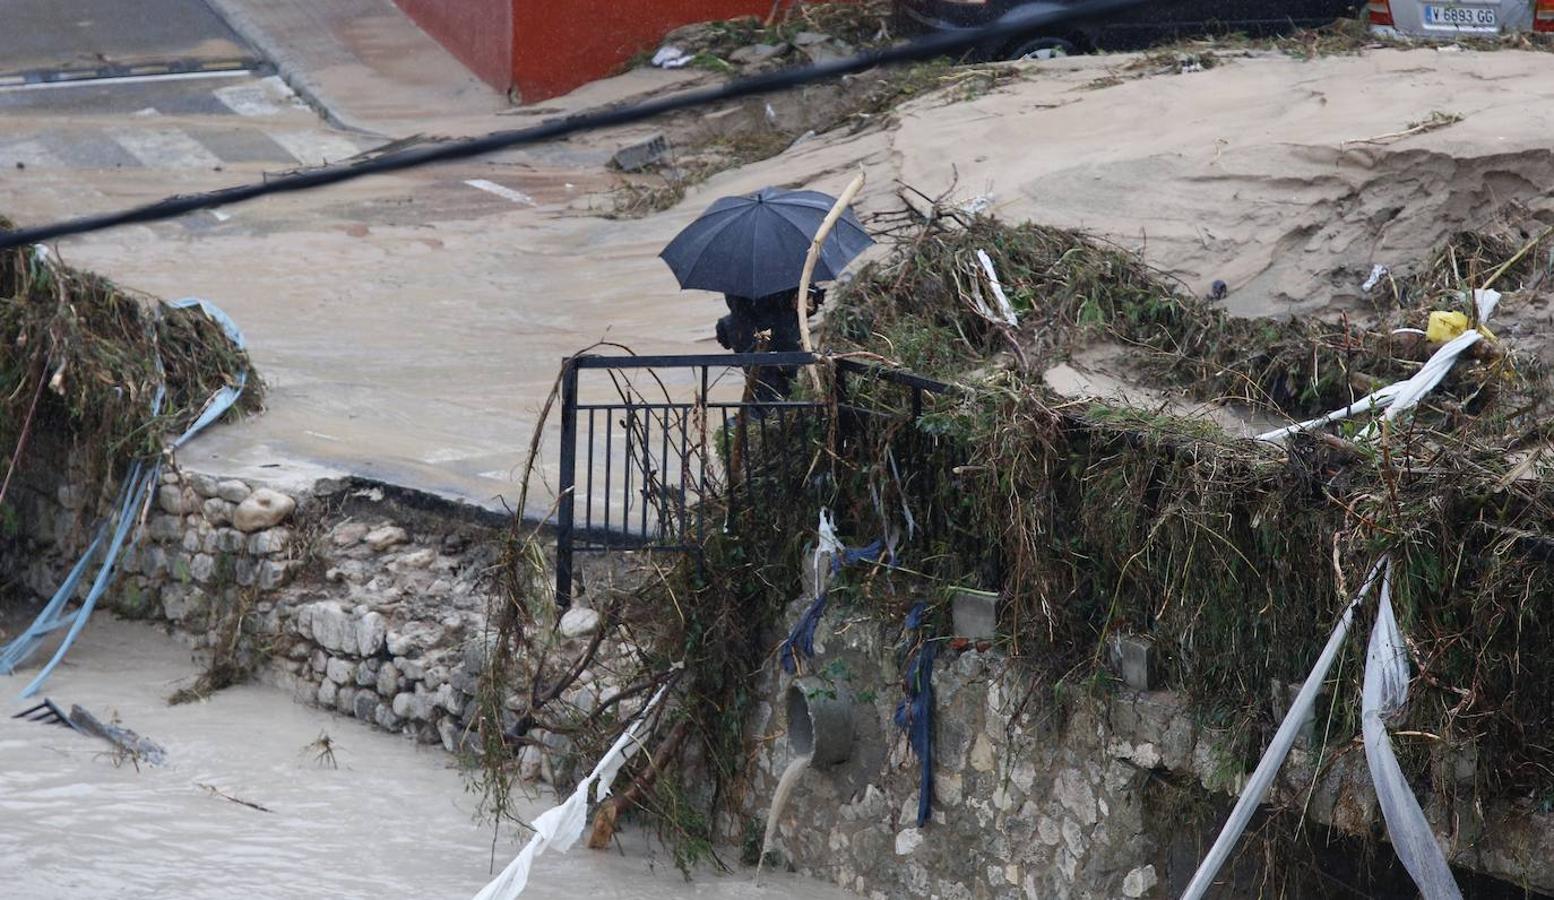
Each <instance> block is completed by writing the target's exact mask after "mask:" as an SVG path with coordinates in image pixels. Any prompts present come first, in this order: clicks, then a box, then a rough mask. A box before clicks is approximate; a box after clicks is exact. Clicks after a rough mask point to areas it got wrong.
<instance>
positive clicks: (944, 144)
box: [686, 48, 1554, 315]
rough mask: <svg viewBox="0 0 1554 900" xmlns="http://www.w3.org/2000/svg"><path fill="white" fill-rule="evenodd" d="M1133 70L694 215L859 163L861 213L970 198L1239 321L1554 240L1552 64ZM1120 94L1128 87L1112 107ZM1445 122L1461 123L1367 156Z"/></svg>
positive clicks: (781, 167)
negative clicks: (1470, 233)
mask: <svg viewBox="0 0 1554 900" xmlns="http://www.w3.org/2000/svg"><path fill="white" fill-rule="evenodd" d="M1129 59H1131V58H1130V57H1110V58H1105V57H1101V58H1085V59H1073V60H1064V61H1056V62H1054V63H1041V64H1038V65H1039V66H1040V68H1038V69H1037V70H1036V71H1035V73H1034V74H1033V75H1032V77H1030V78H1029V79H1027V80H1025V81H1023V82H1019V83H1016V84H1014V85H1012V86H1008V87H1004V88H1000V89H999V90H997V91H995V92H994V93H991V94H989V95H987V96H984V97H981V98H979V99H976V100H972V101H968V102H959V103H952V104H945V103H943V102H942V101H937V100H935V99H933V98H928V99H924V100H919V101H915V102H914V103H913V104H911V105H909V106H907V107H905V108H903V109H902V110H901V111H900V116H899V118H900V121H899V124H898V125H897V126H895V127H893V128H891V129H889V130H888V131H887V132H886V133H885V134H884V135H883V136H882V137H883V139H884V141H886V142H887V143H888V147H886V148H882V147H880V146H879V144H878V143H877V142H876V141H875V140H871V139H868V138H858V137H852V138H846V139H841V140H839V141H833V142H821V145H820V146H806V147H803V148H800V149H798V150H796V151H792V152H790V153H787V154H784V155H783V156H781V157H778V158H776V159H774V160H770V161H768V162H767V163H763V164H760V165H757V166H752V167H748V168H747V169H745V170H742V171H740V172H738V173H730V176H729V177H727V178H723V179H717V180H715V181H714V182H713V183H712V184H709V185H708V186H707V190H704V191H701V192H697V194H696V195H695V196H693V197H691V198H689V199H688V201H687V203H686V205H687V206H699V204H701V203H705V202H706V200H707V199H708V194H714V193H716V192H724V191H725V190H726V189H728V188H732V187H735V186H743V185H745V184H755V183H757V182H763V183H764V182H766V181H771V182H777V183H797V182H805V181H809V180H812V179H814V180H817V181H818V184H819V186H821V187H829V186H833V185H832V184H831V183H832V182H836V184H837V185H839V184H840V183H841V182H843V181H845V177H846V176H845V174H844V173H843V172H842V171H841V170H842V169H844V168H845V167H846V166H847V165H848V164H849V162H852V161H863V162H864V164H865V167H866V168H867V169H868V170H869V174H870V182H871V186H870V194H869V197H868V199H867V200H866V204H865V205H866V206H873V207H875V208H882V207H884V206H887V205H889V204H890V203H892V202H893V197H891V192H892V191H893V190H894V188H895V185H894V184H893V182H894V181H896V180H898V179H899V180H900V181H901V182H904V183H906V184H909V185H912V186H914V187H916V188H919V189H921V190H923V191H925V192H927V193H930V194H936V193H939V192H940V191H943V190H946V189H947V188H949V187H950V185H951V184H952V183H954V184H956V185H957V187H956V189H955V193H956V195H957V196H959V197H961V198H964V199H970V198H972V197H975V196H978V195H986V196H988V197H990V198H991V200H992V202H993V208H992V211H993V212H994V214H996V215H998V216H999V217H1001V218H1004V219H1007V220H1011V221H1017V220H1022V219H1032V220H1035V221H1038V222H1041V223H1043V224H1048V225H1057V226H1063V227H1078V228H1084V229H1088V230H1091V231H1093V232H1095V233H1098V234H1101V235H1105V236H1108V237H1111V238H1113V239H1115V240H1117V241H1119V242H1121V243H1123V244H1124V245H1127V246H1129V247H1134V248H1141V249H1143V250H1144V252H1145V255H1146V257H1147V258H1148V259H1149V260H1150V261H1151V262H1152V263H1153V264H1155V265H1157V266H1160V267H1161V268H1164V269H1166V270H1168V271H1171V272H1173V273H1175V274H1177V275H1179V276H1180V277H1181V278H1183V279H1184V280H1185V281H1186V282H1187V283H1188V285H1189V286H1190V287H1192V288H1193V289H1194V290H1205V291H1206V290H1207V289H1208V286H1209V285H1210V283H1211V282H1212V281H1214V280H1215V279H1223V280H1224V281H1225V282H1227V283H1228V284H1229V286H1230V289H1231V290H1230V295H1229V297H1228V298H1227V300H1226V303H1227V306H1228V308H1229V309H1230V310H1231V311H1233V312H1235V313H1237V314H1242V315H1261V314H1269V313H1274V314H1278V313H1289V312H1298V311H1305V310H1312V309H1320V308H1322V307H1326V306H1328V305H1329V304H1332V303H1335V302H1337V303H1339V304H1344V303H1345V301H1346V300H1348V299H1352V298H1354V297H1356V296H1357V295H1358V286H1359V284H1360V283H1361V282H1362V281H1363V280H1364V277H1365V275H1366V274H1367V273H1368V272H1369V271H1370V268H1371V265H1372V264H1373V263H1383V264H1386V265H1389V266H1394V267H1396V266H1400V265H1403V264H1406V263H1408V262H1410V261H1412V260H1414V259H1417V258H1418V257H1420V256H1422V255H1424V254H1425V253H1426V252H1427V251H1428V250H1429V249H1430V248H1431V247H1433V246H1435V245H1438V244H1439V243H1440V241H1441V239H1442V238H1443V237H1444V236H1446V235H1448V234H1450V233H1451V232H1453V231H1456V230H1461V229H1464V228H1477V227H1480V226H1482V225H1484V224H1485V223H1486V222H1487V221H1489V220H1491V219H1493V218H1494V217H1495V216H1497V215H1499V214H1501V213H1503V212H1504V211H1505V209H1506V208H1507V207H1508V206H1512V205H1517V204H1520V205H1523V206H1526V207H1529V208H1531V209H1532V210H1533V211H1535V212H1537V213H1539V214H1540V216H1541V215H1543V214H1551V218H1554V201H1551V199H1550V197H1549V193H1550V191H1551V189H1554V77H1549V74H1550V72H1551V70H1554V59H1551V58H1550V57H1549V56H1548V55H1546V54H1541V53H1533V52H1521V51H1498V52H1467V51H1458V50H1435V49H1428V48H1424V49H1416V50H1376V51H1370V52H1367V53H1366V54H1364V55H1360V56H1347V57H1327V58H1322V59H1316V60H1312V61H1304V60H1299V59H1294V58H1290V57H1286V56H1282V55H1265V56H1257V57H1251V58H1237V59H1226V60H1221V61H1220V63H1219V64H1218V65H1216V66H1214V67H1213V68H1210V69H1207V70H1205V71H1198V72H1190V73H1187V74H1180V75H1157V76H1151V77H1144V78H1138V77H1132V76H1133V75H1134V74H1136V73H1131V72H1129V71H1127V70H1126V69H1125V66H1126V64H1127V62H1128V61H1129ZM1114 73H1115V74H1116V75H1120V76H1122V77H1123V78H1124V80H1123V81H1122V82H1121V83H1115V84H1111V85H1110V86H1098V85H1100V84H1104V83H1105V82H1103V81H1102V79H1104V78H1106V76H1109V75H1112V74H1114ZM1436 113H1441V114H1446V115H1459V116H1461V117H1462V120H1461V121H1460V122H1457V123H1456V124H1452V125H1449V126H1447V127H1444V128H1439V129H1438V130H1434V131H1428V132H1424V133H1418V134H1412V135H1406V136H1402V137H1388V138H1383V139H1381V140H1380V141H1379V142H1373V143H1356V142H1357V141H1360V140H1363V139H1367V138H1377V137H1378V136H1382V135H1388V134H1392V133H1396V132H1402V131H1405V130H1407V129H1409V128H1410V126H1411V125H1413V124H1415V123H1418V122H1422V121H1425V120H1429V119H1430V118H1431V117H1432V114H1436ZM882 149H883V150H886V151H887V152H881V151H882ZM854 164H856V163H854ZM821 173H823V174H821ZM817 174H821V177H819V178H818V179H816V178H815V176H816V175H817ZM957 179H958V181H957Z"/></svg>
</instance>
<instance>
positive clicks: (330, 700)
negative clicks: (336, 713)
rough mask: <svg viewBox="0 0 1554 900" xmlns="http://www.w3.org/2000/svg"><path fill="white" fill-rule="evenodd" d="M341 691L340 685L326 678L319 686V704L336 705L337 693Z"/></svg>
mask: <svg viewBox="0 0 1554 900" xmlns="http://www.w3.org/2000/svg"><path fill="white" fill-rule="evenodd" d="M339 692H340V686H339V685H337V684H335V683H334V682H333V681H329V680H327V679H326V680H325V681H324V683H323V684H320V685H319V686H318V705H319V706H334V705H335V695H336V694H338V693H339Z"/></svg>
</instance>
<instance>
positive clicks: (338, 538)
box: [329, 522, 372, 548]
mask: <svg viewBox="0 0 1554 900" xmlns="http://www.w3.org/2000/svg"><path fill="white" fill-rule="evenodd" d="M371 530H372V529H371V528H369V527H368V526H367V523H366V522H343V523H341V524H340V525H337V526H335V530H334V531H333V532H331V533H330V535H329V539H330V541H332V542H333V543H334V545H335V546H336V547H341V548H344V547H354V546H356V545H357V544H360V543H361V542H362V538H364V537H366V536H367V532H369V531H371Z"/></svg>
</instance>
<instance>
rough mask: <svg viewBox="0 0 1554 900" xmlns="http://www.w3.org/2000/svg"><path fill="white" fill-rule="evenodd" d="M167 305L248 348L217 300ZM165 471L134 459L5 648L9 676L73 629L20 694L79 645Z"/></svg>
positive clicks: (217, 404) (219, 407)
mask: <svg viewBox="0 0 1554 900" xmlns="http://www.w3.org/2000/svg"><path fill="white" fill-rule="evenodd" d="M166 305H167V306H168V307H170V308H172V309H188V308H190V307H194V306H198V307H199V308H200V310H201V311H202V312H203V313H204V314H205V315H206V316H209V317H210V319H211V320H212V321H214V322H216V323H217V324H218V325H220V326H221V328H222V330H223V331H224V332H225V333H226V335H227V338H228V339H229V340H231V341H232V343H233V344H235V345H236V346H237V348H238V349H239V350H242V349H244V342H243V332H242V330H241V329H239V328H238V327H237V324H236V323H235V322H233V321H232V319H231V317H230V316H228V315H227V314H226V313H225V312H223V311H222V310H221V308H220V307H218V306H216V305H215V304H214V303H211V302H210V301H208V300H201V299H199V298H195V297H186V298H183V299H180V300H174V301H172V302H171V303H168V304H166ZM161 368H162V363H161V360H160V359H158V360H157V369H158V371H159V372H160V371H161ZM247 383H248V373H247V372H246V371H243V372H239V373H238V376H237V383H236V384H235V385H228V386H224V387H222V388H220V389H218V390H217V391H216V392H215V393H214V394H212V395H211V397H210V399H208V400H207V401H206V402H205V406H204V408H203V409H202V410H201V412H200V414H199V416H198V417H196V418H195V420H194V421H193V422H192V423H190V425H189V427H188V428H187V429H185V430H184V433H183V434H182V435H180V436H179V437H178V438H177V439H176V440H175V441H173V442H172V444H171V445H170V446H169V448H168V449H169V451H172V450H176V449H178V448H179V447H182V446H183V445H184V444H186V443H188V442H189V441H190V440H191V439H192V438H193V437H194V436H195V435H197V434H199V433H200V432H201V431H202V430H204V428H205V427H206V426H207V425H209V424H210V423H212V422H214V421H216V420H217V419H218V418H220V417H221V415H222V414H223V413H225V412H226V411H227V410H228V409H231V408H232V405H233V404H234V403H236V402H237V398H238V397H239V396H240V395H241V394H242V392H243V388H244V386H245V385H246V384H247ZM165 396H166V386H165V385H160V386H158V387H157V391H156V395H155V396H154V397H153V398H152V401H151V410H150V412H151V415H152V417H155V416H156V415H157V414H159V413H160V412H161V411H162V401H163V398H164V397H165ZM161 474H162V462H161V460H156V461H154V462H150V463H147V462H144V461H136V462H135V463H133V464H132V465H131V466H130V471H129V474H128V475H127V476H126V477H125V479H124V487H123V488H121V489H120V491H119V499H118V501H117V502H116V503H115V504H114V512H113V514H112V515H110V516H109V518H108V519H107V520H106V521H104V522H103V523H102V524H100V525H99V526H98V527H97V530H96V533H95V535H94V536H93V538H92V541H91V543H89V544H88V545H87V548H86V551H85V552H84V553H82V554H81V557H80V558H79V559H78V560H77V561H76V564H75V565H74V566H72V567H71V569H70V572H69V574H68V575H66V576H65V580H64V582H63V583H61V584H60V586H59V588H58V589H57V590H56V591H55V592H54V595H53V596H52V597H50V598H49V602H48V603H46V604H44V607H43V610H42V611H41V612H39V613H38V615H37V617H35V618H34V619H33V621H32V624H31V625H29V626H28V627H27V630H26V631H23V632H22V633H21V634H20V635H17V637H16V638H15V639H14V640H12V641H11V642H10V643H9V644H7V645H6V646H5V648H4V649H3V650H0V675H9V674H11V673H12V672H14V671H16V667H17V666H19V665H21V664H22V663H24V662H26V661H27V659H28V658H29V657H30V656H31V655H32V654H33V652H34V651H35V650H37V648H38V646H39V645H40V644H42V643H43V639H44V638H45V637H46V636H47V635H48V634H50V633H51V632H54V631H57V630H58V629H60V628H65V627H66V626H68V627H69V631H67V632H66V633H65V637H64V640H62V641H61V642H60V645H59V647H58V648H57V649H56V650H55V651H54V656H53V657H52V658H51V659H50V660H49V661H48V663H47V664H46V665H45V666H44V667H43V669H42V670H41V671H39V672H38V674H37V675H36V676H35V677H34V678H33V679H32V681H31V682H29V683H28V685H27V686H26V687H25V688H23V689H22V693H21V696H22V698H23V699H25V698H27V697H31V696H33V695H34V694H36V693H37V692H38V691H39V689H41V688H42V687H43V683H44V682H45V681H47V680H48V678H49V675H51V674H52V673H53V671H54V667H55V666H57V665H59V662H60V660H62V659H64V658H65V654H66V653H67V652H68V651H69V650H70V647H71V645H72V644H74V643H75V640H76V638H77V637H78V636H79V635H80V634H81V630H82V629H83V628H85V627H86V620H87V619H88V618H89V617H90V616H91V614H92V610H93V609H95V608H96V606H97V601H98V600H99V599H100V598H101V597H102V595H103V594H104V593H105V592H106V591H107V589H108V586H109V585H110V584H111V583H112V581H113V570H114V566H115V565H117V564H118V561H119V557H120V556H121V555H122V554H123V552H124V546H125V542H126V539H127V538H128V537H129V533H130V531H131V529H132V526H133V525H134V523H135V520H136V519H137V518H138V516H139V513H140V510H141V509H142V508H144V506H145V504H146V502H147V500H148V498H149V497H150V495H151V492H152V490H153V489H154V488H155V487H156V485H157V483H158V481H159V479H160V478H161ZM115 522H116V523H117V524H116V525H113V531H112V534H111V537H110V536H109V530H108V529H109V526H110V524H113V523H115ZM105 537H107V538H108V544H107V547H106V549H105V550H104V552H103V554H102V564H101V566H100V567H99V568H98V570H97V574H96V576H95V577H94V578H93V579H92V584H91V587H90V588H89V589H88V590H87V593H86V596H85V597H84V598H82V600H81V605H80V607H79V608H77V609H76V610H75V611H73V612H66V611H65V607H66V606H67V605H68V604H69V602H70V600H71V599H72V598H73V597H74V596H75V594H76V591H77V588H78V587H79V586H80V583H81V579H82V578H83V577H84V576H85V574H86V570H87V568H88V567H89V566H90V565H91V561H92V559H93V558H94V557H95V556H96V555H97V553H98V551H99V550H100V549H103V540H104V538H105Z"/></svg>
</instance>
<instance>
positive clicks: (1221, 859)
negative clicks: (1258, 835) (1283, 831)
mask: <svg viewBox="0 0 1554 900" xmlns="http://www.w3.org/2000/svg"><path fill="white" fill-rule="evenodd" d="M1387 565H1388V562H1387V558H1386V557H1382V558H1381V559H1380V560H1378V561H1377V562H1376V564H1375V565H1373V566H1371V570H1370V574H1368V575H1366V576H1365V583H1364V584H1362V585H1361V586H1360V589H1359V590H1358V591H1356V592H1355V595H1354V598H1353V599H1352V600H1350V601H1349V604H1348V605H1347V606H1345V607H1344V612H1343V615H1341V616H1339V617H1338V624H1337V625H1335V626H1333V633H1332V634H1331V635H1329V636H1328V639H1327V645H1326V646H1324V647H1323V648H1322V653H1321V655H1319V656H1318V657H1317V661H1316V664H1315V665H1313V666H1312V667H1311V674H1310V675H1307V676H1306V680H1305V682H1304V683H1302V684H1301V686H1300V693H1298V694H1297V695H1296V696H1295V702H1293V703H1291V704H1290V710H1289V712H1287V713H1285V715H1284V721H1282V722H1280V723H1279V730H1278V731H1276V732H1274V735H1273V740H1272V741H1270V742H1269V743H1268V749H1267V750H1265V751H1263V758H1262V759H1260V760H1258V761H1257V768H1256V769H1254V770H1253V771H1252V777H1251V778H1249V779H1248V780H1247V783H1246V787H1244V788H1242V790H1241V796H1240V797H1239V798H1237V799H1236V806H1235V808H1234V809H1232V810H1231V811H1230V818H1229V819H1227V820H1226V821H1225V826H1224V827H1223V828H1221V829H1220V832H1219V837H1217V838H1215V839H1214V846H1212V847H1210V848H1209V852H1208V855H1207V856H1205V857H1204V858H1203V862H1201V863H1199V864H1198V871H1197V872H1194V873H1193V877H1192V881H1191V882H1190V883H1189V884H1188V885H1187V890H1185V891H1183V892H1182V900H1201V898H1202V897H1203V895H1204V894H1205V893H1206V892H1207V891H1208V889H1209V887H1210V886H1212V885H1213V884H1214V878H1215V876H1216V875H1218V874H1219V870H1220V867H1221V866H1223V865H1224V864H1225V860H1226V859H1228V858H1229V857H1230V851H1231V850H1233V849H1235V846H1236V841H1238V840H1240V839H1241V833H1242V832H1243V831H1245V830H1246V826H1247V823H1248V822H1250V821H1251V820H1252V816H1253V814H1254V813H1256V812H1257V806H1258V804H1260V803H1262V802H1263V797H1264V796H1265V795H1266V794H1267V793H1268V788H1269V787H1271V786H1272V785H1273V779H1274V776H1276V775H1278V773H1279V767H1280V766H1282V765H1284V760H1285V757H1287V756H1289V754H1290V748H1291V747H1292V746H1294V744H1295V735H1296V734H1297V733H1299V731H1300V728H1301V723H1303V722H1305V720H1306V717H1307V716H1308V715H1309V714H1310V713H1311V710H1312V707H1313V706H1315V704H1316V700H1317V691H1318V690H1319V689H1320V688H1321V687H1322V682H1323V680H1325V679H1326V678H1327V670H1328V669H1330V668H1332V667H1333V661H1334V660H1335V659H1337V658H1338V650H1339V648H1340V647H1342V646H1343V642H1344V638H1345V637H1346V636H1348V634H1349V626H1350V625H1351V624H1352V623H1353V622H1354V611H1355V608H1356V607H1358V606H1359V605H1360V601H1362V600H1364V599H1365V598H1366V597H1367V596H1368V595H1369V594H1370V592H1371V588H1372V587H1373V586H1374V585H1375V584H1376V579H1377V577H1378V576H1379V575H1380V574H1381V573H1382V570H1383V569H1384V568H1385V567H1386V566H1387Z"/></svg>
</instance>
